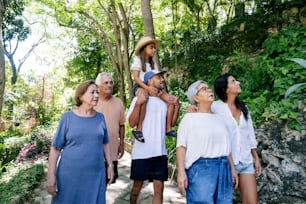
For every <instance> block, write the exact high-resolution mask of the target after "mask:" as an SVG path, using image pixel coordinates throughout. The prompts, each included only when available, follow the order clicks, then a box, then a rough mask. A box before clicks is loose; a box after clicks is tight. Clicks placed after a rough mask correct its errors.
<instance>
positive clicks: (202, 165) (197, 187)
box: [186, 157, 233, 204]
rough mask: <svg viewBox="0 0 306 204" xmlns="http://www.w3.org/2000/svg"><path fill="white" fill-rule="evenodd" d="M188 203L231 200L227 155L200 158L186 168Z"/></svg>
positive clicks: (211, 202)
mask: <svg viewBox="0 0 306 204" xmlns="http://www.w3.org/2000/svg"><path fill="white" fill-rule="evenodd" d="M186 173H187V177H188V187H187V189H186V199H187V203H188V204H195V203H201V204H205V203H207V204H228V203H232V202H233V201H232V200H233V194H232V186H233V184H232V176H231V171H230V166H229V163H228V160H227V157H218V158H200V159H198V160H197V161H196V162H194V163H193V164H192V165H191V167H190V168H189V169H188V170H186Z"/></svg>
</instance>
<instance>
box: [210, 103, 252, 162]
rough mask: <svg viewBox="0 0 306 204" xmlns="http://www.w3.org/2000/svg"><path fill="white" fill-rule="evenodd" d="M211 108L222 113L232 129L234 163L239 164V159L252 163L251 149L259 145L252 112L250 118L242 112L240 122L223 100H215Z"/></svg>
mask: <svg viewBox="0 0 306 204" xmlns="http://www.w3.org/2000/svg"><path fill="white" fill-rule="evenodd" d="M211 109H212V111H213V112H214V113H217V114H220V115H222V117H223V118H224V120H225V122H226V124H227V126H228V129H229V130H230V138H231V145H232V147H231V150H232V157H233V161H234V164H235V165H236V164H238V163H239V161H240V162H242V163H252V162H253V156H252V154H251V149H255V148H256V147H257V141H256V137H255V132H254V127H253V123H252V119H251V115H250V113H249V114H248V120H246V119H245V118H244V115H243V113H241V114H240V121H239V124H238V123H237V121H236V120H235V118H234V117H233V116H232V113H231V110H230V109H229V107H228V105H227V104H226V103H224V102H223V101H221V100H218V101H215V102H214V103H213V104H212V108H211Z"/></svg>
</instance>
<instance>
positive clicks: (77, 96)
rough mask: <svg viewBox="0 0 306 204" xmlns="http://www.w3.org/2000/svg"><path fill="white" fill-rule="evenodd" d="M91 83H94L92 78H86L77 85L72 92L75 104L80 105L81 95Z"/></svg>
mask: <svg viewBox="0 0 306 204" xmlns="http://www.w3.org/2000/svg"><path fill="white" fill-rule="evenodd" d="M92 84H94V85H96V83H95V82H94V81H93V80H87V81H84V82H83V83H81V84H79V85H78V86H77V88H76V90H75V94H74V102H75V105H76V106H78V107H79V106H80V105H82V103H83V101H81V97H82V96H83V95H84V93H85V92H86V91H87V89H88V87H89V86H90V85H92ZM96 86H97V85H96Z"/></svg>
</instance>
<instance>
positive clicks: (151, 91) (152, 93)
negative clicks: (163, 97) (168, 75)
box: [148, 86, 158, 96]
mask: <svg viewBox="0 0 306 204" xmlns="http://www.w3.org/2000/svg"><path fill="white" fill-rule="evenodd" d="M148 92H149V95H150V96H157V94H158V90H157V88H154V87H152V86H149V88H148Z"/></svg>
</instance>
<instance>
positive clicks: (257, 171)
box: [255, 158, 262, 176]
mask: <svg viewBox="0 0 306 204" xmlns="http://www.w3.org/2000/svg"><path fill="white" fill-rule="evenodd" d="M261 170H262V169H261V164H260V160H259V158H257V159H255V175H256V176H260V174H261Z"/></svg>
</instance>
